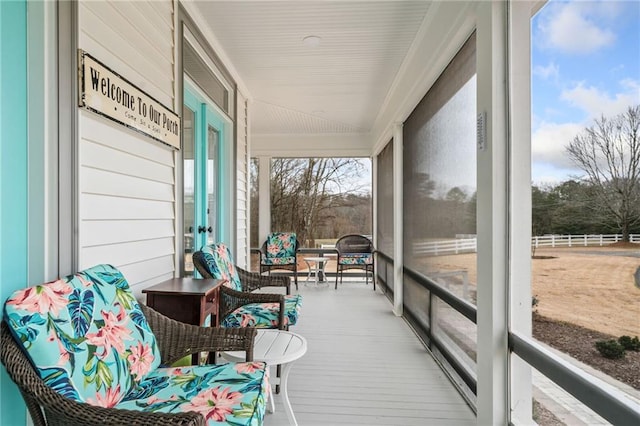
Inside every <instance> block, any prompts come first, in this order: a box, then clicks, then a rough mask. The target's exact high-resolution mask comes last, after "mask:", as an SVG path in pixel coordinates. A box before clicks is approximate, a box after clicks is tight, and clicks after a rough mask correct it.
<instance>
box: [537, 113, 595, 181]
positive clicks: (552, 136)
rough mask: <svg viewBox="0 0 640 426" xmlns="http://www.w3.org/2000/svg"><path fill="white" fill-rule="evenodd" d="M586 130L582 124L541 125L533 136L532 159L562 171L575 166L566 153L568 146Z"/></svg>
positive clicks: (544, 123)
mask: <svg viewBox="0 0 640 426" xmlns="http://www.w3.org/2000/svg"><path fill="white" fill-rule="evenodd" d="M583 129H584V125H582V124H580V123H561V124H558V123H547V122H543V123H541V124H540V125H539V126H538V128H537V129H536V130H535V131H534V132H533V134H532V135H531V159H532V161H534V162H542V163H548V164H550V165H553V166H554V167H556V168H561V169H573V168H574V167H575V165H574V164H573V162H572V161H571V159H570V158H569V156H568V155H567V153H566V146H567V145H568V144H569V142H571V141H572V140H573V138H574V137H576V136H577V135H578V133H580V131H582V130H583Z"/></svg>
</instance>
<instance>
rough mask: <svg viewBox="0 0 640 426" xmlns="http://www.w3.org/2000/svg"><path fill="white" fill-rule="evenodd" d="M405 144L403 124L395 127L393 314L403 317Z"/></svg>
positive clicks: (396, 124)
mask: <svg viewBox="0 0 640 426" xmlns="http://www.w3.org/2000/svg"><path fill="white" fill-rule="evenodd" d="M403 146H404V142H403V139H402V123H395V124H394V126H393V313H394V314H395V315H397V316H402V309H403V300H404V299H403V295H402V290H403V274H402V266H403V264H404V259H403V257H402V246H403V234H402V232H403V227H404V226H403V217H402V212H403V211H404V209H403V207H402V203H403V198H402V188H403V184H402V179H403V178H402V175H403V167H402V161H403V159H402V152H403Z"/></svg>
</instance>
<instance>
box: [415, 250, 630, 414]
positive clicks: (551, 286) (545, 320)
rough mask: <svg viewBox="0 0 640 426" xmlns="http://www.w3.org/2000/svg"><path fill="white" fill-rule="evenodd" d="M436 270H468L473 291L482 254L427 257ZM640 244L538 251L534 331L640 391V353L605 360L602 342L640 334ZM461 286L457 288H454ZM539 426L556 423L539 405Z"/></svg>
mask: <svg viewBox="0 0 640 426" xmlns="http://www.w3.org/2000/svg"><path fill="white" fill-rule="evenodd" d="M427 262H428V263H429V264H430V265H431V267H432V268H433V269H435V270H440V271H441V270H447V271H451V270H460V269H466V270H467V271H468V274H469V284H470V287H471V289H472V294H473V291H474V290H475V283H476V275H477V274H476V255H475V254H465V255H456V256H440V257H436V258H429V259H428V261H427ZM638 268H640V244H626V245H623V244H616V245H615V246H607V247H564V248H553V249H551V248H546V249H538V250H537V251H536V253H535V258H534V259H532V274H531V276H532V284H531V285H532V295H533V296H535V298H536V299H537V301H538V304H537V305H536V306H535V307H533V308H532V309H533V311H534V312H535V313H534V315H533V335H534V337H535V338H537V339H538V340H540V341H542V342H545V343H547V344H549V345H551V346H553V347H555V348H556V349H559V350H561V351H562V352H565V353H567V354H570V355H571V356H572V357H574V358H576V359H578V360H580V361H582V362H584V363H585V364H588V365H590V366H592V367H594V368H596V369H598V370H600V371H602V372H604V373H606V374H608V375H609V376H611V377H614V378H616V379H618V380H620V381H621V382H623V383H626V384H628V385H630V386H632V387H634V388H635V389H640V352H631V351H627V353H626V355H625V357H624V358H623V359H617V360H610V359H607V358H604V357H603V356H601V355H600V353H599V352H598V351H597V350H596V348H595V342H596V341H598V340H609V339H617V338H618V337H620V336H622V335H628V336H640V288H639V287H638V286H637V285H636V278H635V277H636V276H638V279H639V280H640V272H638ZM453 288H455V287H453V286H452V289H453ZM537 412H538V413H539V416H540V417H541V419H540V421H539V424H544V425H555V424H561V423H556V422H555V420H553V415H552V414H551V413H547V412H545V410H544V409H543V408H538V409H537Z"/></svg>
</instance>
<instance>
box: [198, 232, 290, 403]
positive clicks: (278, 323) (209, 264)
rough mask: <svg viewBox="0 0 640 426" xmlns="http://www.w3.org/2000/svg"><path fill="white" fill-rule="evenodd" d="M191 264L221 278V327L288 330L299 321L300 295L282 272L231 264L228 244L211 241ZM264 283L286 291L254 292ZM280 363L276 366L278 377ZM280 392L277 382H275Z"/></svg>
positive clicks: (205, 273)
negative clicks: (267, 272) (250, 269)
mask: <svg viewBox="0 0 640 426" xmlns="http://www.w3.org/2000/svg"><path fill="white" fill-rule="evenodd" d="M193 265H194V267H195V268H196V269H197V270H198V272H200V274H201V275H202V276H203V277H204V278H215V279H224V280H226V283H225V284H224V285H223V286H222V287H220V305H219V307H218V315H220V325H221V326H222V327H255V328H278V329H281V330H288V329H289V326H291V325H295V324H296V323H297V322H298V314H299V312H300V305H301V303H302V296H301V295H299V294H297V295H291V294H290V292H291V288H290V287H291V280H290V279H289V277H283V276H265V275H261V274H256V273H252V272H248V271H245V270H244V269H242V268H240V267H238V266H236V265H234V263H233V261H232V256H231V252H230V251H229V248H228V247H227V246H226V245H224V244H222V243H218V244H210V245H207V246H204V247H202V248H201V249H200V250H198V251H197V252H195V253H194V254H193ZM263 287H284V288H285V289H286V295H282V294H274V293H253V291H254V290H258V289H260V288H263ZM280 374H281V366H280V365H278V366H277V367H276V376H277V377H280ZM276 393H280V385H276Z"/></svg>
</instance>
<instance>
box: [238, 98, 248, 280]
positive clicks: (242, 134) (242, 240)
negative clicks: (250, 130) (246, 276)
mask: <svg viewBox="0 0 640 426" xmlns="http://www.w3.org/2000/svg"><path fill="white" fill-rule="evenodd" d="M236 109H237V113H236V123H237V125H236V128H237V135H238V137H237V146H236V188H237V190H236V262H237V263H238V265H239V266H241V267H243V268H246V267H247V264H248V259H247V253H248V247H249V233H248V230H249V223H248V221H247V210H248V205H247V202H246V200H247V176H248V171H249V169H248V167H249V163H248V155H249V146H248V139H247V125H248V123H247V101H246V98H245V97H244V96H243V95H242V94H241V93H238V103H237V108H236Z"/></svg>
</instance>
